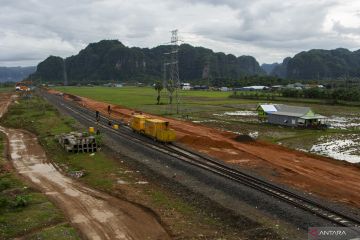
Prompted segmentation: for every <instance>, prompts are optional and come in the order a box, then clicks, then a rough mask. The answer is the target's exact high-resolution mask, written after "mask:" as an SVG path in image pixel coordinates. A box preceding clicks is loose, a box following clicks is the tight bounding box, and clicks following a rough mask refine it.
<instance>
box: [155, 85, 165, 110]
mask: <svg viewBox="0 0 360 240" xmlns="http://www.w3.org/2000/svg"><path fill="white" fill-rule="evenodd" d="M163 88H164V87H163V85H162V83H161V82H160V81H156V82H155V90H156V91H157V94H158V95H157V98H156V100H157V105H159V104H160V92H161V91H162V90H163Z"/></svg>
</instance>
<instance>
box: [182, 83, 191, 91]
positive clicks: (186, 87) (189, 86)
mask: <svg viewBox="0 0 360 240" xmlns="http://www.w3.org/2000/svg"><path fill="white" fill-rule="evenodd" d="M181 89H182V90H190V89H191V85H190V83H182V84H181Z"/></svg>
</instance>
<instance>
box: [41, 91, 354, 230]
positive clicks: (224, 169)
mask: <svg viewBox="0 0 360 240" xmlns="http://www.w3.org/2000/svg"><path fill="white" fill-rule="evenodd" d="M45 97H46V98H47V99H48V100H50V102H52V103H54V104H56V102H58V104H60V105H61V106H62V107H64V108H66V109H68V110H69V111H71V112H73V113H75V114H77V115H78V116H80V117H82V118H83V119H85V120H87V121H89V122H94V120H95V112H94V111H92V110H89V109H87V108H85V107H83V106H80V105H79V104H76V103H74V102H69V101H66V104H64V102H65V101H62V102H59V99H60V98H59V97H56V96H54V95H51V94H45ZM54 101H55V102H54ZM109 121H111V123H112V124H118V125H119V126H121V127H119V129H118V130H115V129H113V128H112V127H111V126H109V125H108V123H109ZM98 124H99V126H100V127H102V128H105V129H107V130H109V131H111V132H112V133H113V134H116V135H120V136H121V137H124V138H126V139H127V140H128V141H132V142H134V143H137V144H141V145H143V146H146V147H148V148H151V149H153V150H156V151H158V152H162V153H164V154H168V155H170V156H172V157H174V158H176V159H179V160H181V161H184V162H186V163H188V164H191V165H193V166H196V167H199V168H201V169H204V170H207V171H209V172H212V173H214V174H217V175H220V176H222V177H224V178H227V179H230V180H232V181H235V182H238V183H240V184H243V185H245V186H247V187H249V188H252V189H256V190H258V191H260V192H263V193H265V194H267V195H270V196H272V197H274V198H277V199H279V200H281V201H283V202H286V203H288V204H290V205H292V206H295V207H297V208H300V209H302V210H304V211H307V212H310V213H312V214H315V215H317V216H319V217H321V218H324V219H327V220H329V221H330V222H332V223H334V224H336V225H338V226H342V227H350V228H353V229H356V230H357V231H359V228H360V219H357V218H355V217H352V216H348V215H346V214H344V213H342V212H340V211H337V210H334V209H331V208H329V207H327V206H324V205H322V204H320V203H318V202H316V201H314V200H312V199H309V198H306V197H304V196H301V195H299V194H296V193H293V192H291V191H289V190H286V189H284V188H281V187H279V186H276V185H274V184H272V183H269V182H267V181H264V180H262V179H259V178H257V177H254V176H251V175H248V174H246V173H243V172H240V171H238V170H236V169H233V168H231V167H229V166H227V165H226V164H223V163H221V162H219V161H217V160H215V159H212V158H210V157H207V156H204V155H202V154H200V153H196V152H193V151H189V150H187V149H185V148H183V147H181V146H177V145H173V144H161V143H158V142H155V141H153V140H152V139H148V138H145V137H143V136H140V135H135V134H133V133H132V130H131V129H130V128H129V127H128V126H127V125H126V124H124V123H123V122H121V121H118V120H116V119H112V118H108V117H105V116H103V115H101V116H100V122H99V123H98Z"/></svg>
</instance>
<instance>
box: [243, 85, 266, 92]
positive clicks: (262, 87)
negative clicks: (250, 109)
mask: <svg viewBox="0 0 360 240" xmlns="http://www.w3.org/2000/svg"><path fill="white" fill-rule="evenodd" d="M267 89H269V87H267V86H247V87H242V88H240V90H241V91H261V90H267Z"/></svg>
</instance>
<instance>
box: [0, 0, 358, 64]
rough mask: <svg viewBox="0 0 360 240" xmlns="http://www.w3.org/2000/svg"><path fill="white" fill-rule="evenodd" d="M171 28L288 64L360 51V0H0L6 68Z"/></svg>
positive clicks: (152, 36)
mask: <svg viewBox="0 0 360 240" xmlns="http://www.w3.org/2000/svg"><path fill="white" fill-rule="evenodd" d="M171 29H179V35H180V38H181V39H182V40H183V41H184V42H186V43H189V44H192V45H195V46H204V47H207V48H211V49H213V50H214V51H222V52H225V53H232V54H235V55H236V56H240V55H252V56H254V57H255V58H256V59H257V60H258V61H259V62H260V63H272V62H281V61H282V59H283V58H285V57H287V56H293V55H294V54H296V53H297V52H299V51H303V50H309V49H312V48H323V49H333V48H338V47H345V48H349V49H351V50H357V49H360V1H359V0H302V1H301V0H182V1H181V0H178V1H176V0H97V1H95V0H77V1H70V0H27V1H26V0H0V66H30V65H36V64H37V63H39V62H40V61H42V60H43V59H45V58H46V57H48V56H49V55H58V56H62V57H68V56H71V55H74V54H76V53H77V52H78V51H79V50H81V49H82V48H84V47H85V46H86V45H87V44H88V43H91V42H97V41H99V40H102V39H118V40H120V41H121V42H123V43H124V44H125V45H127V46H139V47H154V46H157V45H160V44H163V43H166V42H168V41H169V39H170V30H171Z"/></svg>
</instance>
